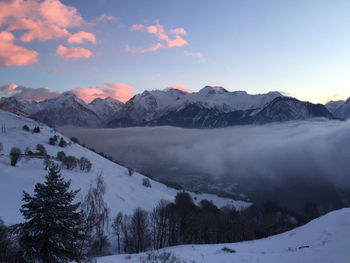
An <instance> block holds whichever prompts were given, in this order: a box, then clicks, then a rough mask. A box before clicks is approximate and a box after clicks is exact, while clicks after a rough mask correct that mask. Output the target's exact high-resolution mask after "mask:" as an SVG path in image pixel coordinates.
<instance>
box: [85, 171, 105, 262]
mask: <svg viewBox="0 0 350 263" xmlns="http://www.w3.org/2000/svg"><path fill="white" fill-rule="evenodd" d="M95 184H96V185H95V186H91V187H90V189H89V191H88V193H87V195H86V197H85V200H84V202H83V203H82V211H83V214H84V221H85V226H84V227H83V228H84V231H85V235H86V238H85V239H84V241H83V244H82V246H81V247H82V250H83V249H84V247H86V246H89V244H88V243H91V242H92V247H90V251H89V253H90V254H91V255H95V256H99V255H102V254H103V249H104V247H105V246H106V245H107V244H106V241H107V238H106V236H105V234H104V233H105V229H106V228H107V227H108V221H109V211H108V207H107V204H106V203H105V201H104V199H103V196H104V194H105V192H106V184H105V182H104V180H103V177H102V174H100V175H99V176H98V177H97V179H96V182H95ZM93 235H94V237H93ZM90 245H91V244H90Z"/></svg>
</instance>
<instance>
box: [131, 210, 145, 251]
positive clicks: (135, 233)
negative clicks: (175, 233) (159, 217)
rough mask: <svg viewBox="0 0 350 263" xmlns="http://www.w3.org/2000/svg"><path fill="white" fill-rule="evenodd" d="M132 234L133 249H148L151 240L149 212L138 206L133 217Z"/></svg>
mask: <svg viewBox="0 0 350 263" xmlns="http://www.w3.org/2000/svg"><path fill="white" fill-rule="evenodd" d="M130 234H131V240H132V243H133V248H134V249H133V250H134V252H136V253H139V252H143V251H145V250H146V248H147V245H148V241H149V239H150V238H149V229H148V213H147V211H145V210H143V209H141V208H137V209H136V210H135V212H134V214H133V215H132V217H131V222H130Z"/></svg>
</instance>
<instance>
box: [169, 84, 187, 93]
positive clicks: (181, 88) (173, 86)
mask: <svg viewBox="0 0 350 263" xmlns="http://www.w3.org/2000/svg"><path fill="white" fill-rule="evenodd" d="M169 89H177V90H181V91H184V92H188V93H192V91H191V90H190V89H189V88H188V87H185V86H178V85H172V86H170V87H169V88H167V89H166V90H169Z"/></svg>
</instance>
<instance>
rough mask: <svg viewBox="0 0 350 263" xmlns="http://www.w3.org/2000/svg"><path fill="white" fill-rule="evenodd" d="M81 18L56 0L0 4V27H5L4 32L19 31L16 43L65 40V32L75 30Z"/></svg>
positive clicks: (67, 34) (74, 9)
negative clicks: (70, 29)
mask: <svg viewBox="0 0 350 263" xmlns="http://www.w3.org/2000/svg"><path fill="white" fill-rule="evenodd" d="M83 22H84V20H83V18H82V17H81V16H80V15H79V14H78V11H77V9H76V8H74V7H71V6H66V5H64V4H62V3H61V2H60V1H58V0H46V1H43V2H40V1H37V0H27V1H24V0H11V1H6V2H2V3H0V25H8V27H7V30H8V31H16V30H21V31H23V30H24V31H25V32H23V33H21V35H20V40H21V41H23V42H30V41H33V40H34V39H39V40H40V41H47V40H50V39H54V38H62V37H65V38H69V37H70V36H71V33H70V32H69V31H68V29H69V28H72V27H79V26H81V25H82V24H83Z"/></svg>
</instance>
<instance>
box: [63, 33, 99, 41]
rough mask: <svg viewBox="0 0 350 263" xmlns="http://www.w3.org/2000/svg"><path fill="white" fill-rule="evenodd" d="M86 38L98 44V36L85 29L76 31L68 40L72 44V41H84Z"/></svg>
mask: <svg viewBox="0 0 350 263" xmlns="http://www.w3.org/2000/svg"><path fill="white" fill-rule="evenodd" d="M84 40H86V41H89V42H91V43H94V44H96V37H95V35H94V34H92V33H89V32H85V31H80V32H78V33H75V34H73V35H71V36H70V37H69V38H68V40H67V42H68V43H70V44H72V43H79V44H80V43H83V42H84Z"/></svg>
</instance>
